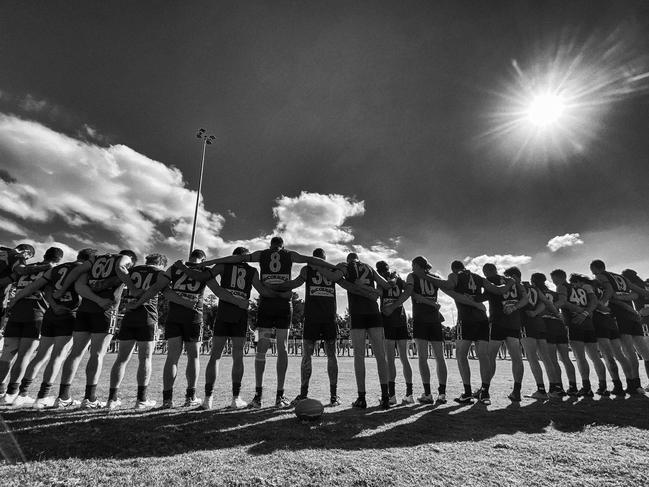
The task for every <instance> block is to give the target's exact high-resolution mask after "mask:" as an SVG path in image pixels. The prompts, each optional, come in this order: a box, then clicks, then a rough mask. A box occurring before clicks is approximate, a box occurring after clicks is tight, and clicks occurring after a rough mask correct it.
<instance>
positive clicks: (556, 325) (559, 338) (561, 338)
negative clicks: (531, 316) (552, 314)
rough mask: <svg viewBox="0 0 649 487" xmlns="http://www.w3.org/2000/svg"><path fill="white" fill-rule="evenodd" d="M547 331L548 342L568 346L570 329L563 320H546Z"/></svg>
mask: <svg viewBox="0 0 649 487" xmlns="http://www.w3.org/2000/svg"><path fill="white" fill-rule="evenodd" d="M544 320H545V329H546V336H545V338H546V340H547V341H548V343H551V344H553V345H561V344H565V345H567V344H568V327H566V325H565V323H564V322H563V321H562V320H559V319H555V318H544Z"/></svg>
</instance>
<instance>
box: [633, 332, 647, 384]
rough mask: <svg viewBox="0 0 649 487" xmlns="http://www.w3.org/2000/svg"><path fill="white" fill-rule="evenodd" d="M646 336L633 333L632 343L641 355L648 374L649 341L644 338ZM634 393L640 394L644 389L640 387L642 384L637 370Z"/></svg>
mask: <svg viewBox="0 0 649 487" xmlns="http://www.w3.org/2000/svg"><path fill="white" fill-rule="evenodd" d="M645 338H646V337H645V336H643V335H634V336H633V345H634V346H635V349H636V350H637V352H638V354H639V355H640V357H642V360H643V362H644V366H645V370H646V371H647V374H648V375H649V342H648V341H647V340H646V339H645ZM635 385H636V391H635V392H636V393H639V394H642V393H644V390H643V389H642V384H641V382H640V371H639V370H638V378H637V379H636V383H635Z"/></svg>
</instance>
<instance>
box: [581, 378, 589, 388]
mask: <svg viewBox="0 0 649 487" xmlns="http://www.w3.org/2000/svg"><path fill="white" fill-rule="evenodd" d="M581 384H582V386H583V388H584V389H586V390H587V391H590V381H589V380H588V379H585V380H582V381H581Z"/></svg>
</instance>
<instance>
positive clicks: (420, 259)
mask: <svg viewBox="0 0 649 487" xmlns="http://www.w3.org/2000/svg"><path fill="white" fill-rule="evenodd" d="M412 263H413V264H415V265H416V266H418V267H421V268H422V269H424V270H425V271H429V270H431V268H432V267H433V266H431V265H430V264H429V263H428V259H426V257H424V256H423V255H418V256H417V257H415V258H414V259H412Z"/></svg>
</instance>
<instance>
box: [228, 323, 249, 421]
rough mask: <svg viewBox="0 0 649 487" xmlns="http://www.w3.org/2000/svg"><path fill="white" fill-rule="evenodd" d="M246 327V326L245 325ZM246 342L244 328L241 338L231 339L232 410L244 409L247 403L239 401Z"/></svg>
mask: <svg viewBox="0 0 649 487" xmlns="http://www.w3.org/2000/svg"><path fill="white" fill-rule="evenodd" d="M246 326H247V325H246ZM245 342H246V337H245V328H244V330H243V333H242V334H241V336H236V337H234V336H233V337H232V403H231V405H230V407H231V408H233V409H241V408H245V407H246V406H247V405H248V403H247V402H245V401H244V400H243V399H241V380H242V379H243V347H244V345H245Z"/></svg>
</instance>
